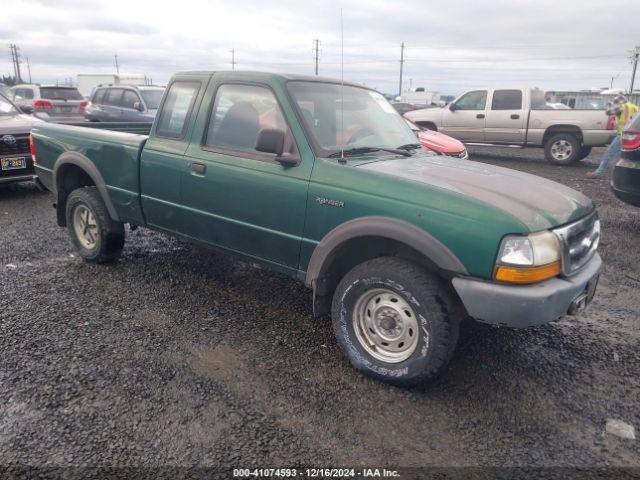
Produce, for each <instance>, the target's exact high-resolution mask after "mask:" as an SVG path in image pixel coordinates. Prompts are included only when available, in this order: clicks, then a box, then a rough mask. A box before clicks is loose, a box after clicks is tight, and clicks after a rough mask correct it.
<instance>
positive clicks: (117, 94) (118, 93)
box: [104, 88, 123, 107]
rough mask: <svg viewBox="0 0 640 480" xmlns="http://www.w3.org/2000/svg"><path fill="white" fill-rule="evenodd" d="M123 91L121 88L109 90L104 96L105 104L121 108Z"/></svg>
mask: <svg viewBox="0 0 640 480" xmlns="http://www.w3.org/2000/svg"><path fill="white" fill-rule="evenodd" d="M122 91H123V90H122V89H121V88H110V89H109V90H107V93H106V95H105V96H104V104H105V105H111V106H112V107H119V106H120V99H121V98H122Z"/></svg>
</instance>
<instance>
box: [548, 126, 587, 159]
mask: <svg viewBox="0 0 640 480" xmlns="http://www.w3.org/2000/svg"><path fill="white" fill-rule="evenodd" d="M580 149H581V146H580V142H579V141H578V137H576V136H575V135H573V134H571V133H558V134H556V135H553V136H551V137H549V139H548V140H547V141H546V143H545V144H544V156H545V158H546V159H547V161H548V162H550V163H553V164H554V165H570V164H572V163H574V162H577V161H578V160H579V158H578V157H579V156H580Z"/></svg>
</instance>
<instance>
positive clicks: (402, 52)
mask: <svg viewBox="0 0 640 480" xmlns="http://www.w3.org/2000/svg"><path fill="white" fill-rule="evenodd" d="M402 67H404V42H402V45H400V84H399V85H398V96H402Z"/></svg>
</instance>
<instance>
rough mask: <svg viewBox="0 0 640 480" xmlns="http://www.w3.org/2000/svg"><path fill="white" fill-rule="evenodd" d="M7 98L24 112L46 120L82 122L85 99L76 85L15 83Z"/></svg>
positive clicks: (85, 104) (85, 105)
mask: <svg viewBox="0 0 640 480" xmlns="http://www.w3.org/2000/svg"><path fill="white" fill-rule="evenodd" d="M9 99H10V100H13V102H14V103H15V104H16V105H18V107H20V109H21V110H22V111H23V112H24V113H33V114H34V115H35V116H36V117H38V118H40V119H42V120H46V121H48V122H83V121H84V109H85V108H86V107H87V101H86V100H85V98H84V97H83V96H82V94H81V93H80V92H79V91H78V89H77V88H76V87H65V86H56V85H53V86H47V85H34V84H25V85H16V86H15V87H11V88H10V89H9Z"/></svg>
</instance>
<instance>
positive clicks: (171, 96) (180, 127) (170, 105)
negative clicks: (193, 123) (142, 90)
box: [156, 81, 200, 138]
mask: <svg viewBox="0 0 640 480" xmlns="http://www.w3.org/2000/svg"><path fill="white" fill-rule="evenodd" d="M199 90H200V83H199V82H180V81H177V82H173V83H172V84H171V86H170V87H169V92H168V93H167V96H166V99H165V101H164V104H163V105H162V110H161V111H160V118H159V120H158V126H157V127H156V135H157V136H160V137H168V138H183V137H184V134H185V133H186V131H187V126H188V125H189V119H190V117H191V111H192V110H193V104H194V103H195V100H196V96H197V95H198V91H199Z"/></svg>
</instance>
